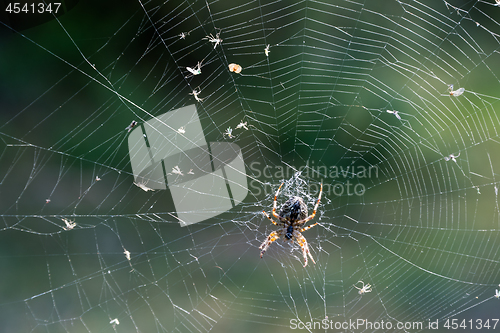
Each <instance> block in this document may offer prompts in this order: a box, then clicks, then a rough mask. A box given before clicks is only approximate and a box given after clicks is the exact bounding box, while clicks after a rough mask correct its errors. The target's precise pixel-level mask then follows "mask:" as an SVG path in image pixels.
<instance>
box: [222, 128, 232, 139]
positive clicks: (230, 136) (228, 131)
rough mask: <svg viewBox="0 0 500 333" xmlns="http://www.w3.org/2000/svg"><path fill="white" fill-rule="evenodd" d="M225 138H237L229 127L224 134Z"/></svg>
mask: <svg viewBox="0 0 500 333" xmlns="http://www.w3.org/2000/svg"><path fill="white" fill-rule="evenodd" d="M223 136H224V138H225V137H226V136H227V137H228V138H229V139H234V138H235V136H234V135H233V129H232V128H231V127H228V128H227V129H226V131H225V132H224V134H223Z"/></svg>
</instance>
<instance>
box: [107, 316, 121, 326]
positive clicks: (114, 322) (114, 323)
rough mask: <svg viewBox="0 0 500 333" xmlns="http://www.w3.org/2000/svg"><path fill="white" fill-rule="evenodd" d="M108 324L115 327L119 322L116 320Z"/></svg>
mask: <svg viewBox="0 0 500 333" xmlns="http://www.w3.org/2000/svg"><path fill="white" fill-rule="evenodd" d="M109 323H110V324H111V325H113V327H115V326H116V325H120V321H119V320H118V318H115V319H113V320H111V321H110V322H109Z"/></svg>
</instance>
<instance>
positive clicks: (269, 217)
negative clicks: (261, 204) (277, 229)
mask: <svg viewBox="0 0 500 333" xmlns="http://www.w3.org/2000/svg"><path fill="white" fill-rule="evenodd" d="M262 213H264V215H265V216H266V217H267V218H268V219H269V220H271V222H273V224H275V225H278V226H279V224H278V223H276V222H274V220H273V219H272V218H271V216H269V215H267V213H266V211H265V210H263V211H262Z"/></svg>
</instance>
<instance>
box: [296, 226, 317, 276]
mask: <svg viewBox="0 0 500 333" xmlns="http://www.w3.org/2000/svg"><path fill="white" fill-rule="evenodd" d="M294 236H295V239H297V243H299V245H300V247H301V248H302V255H303V256H304V267H306V266H307V256H309V258H311V261H312V262H313V263H314V264H316V262H315V261H314V258H313V256H312V255H311V252H310V251H309V245H307V240H306V238H305V237H304V236H302V234H301V233H300V232H298V231H297V230H296V231H294Z"/></svg>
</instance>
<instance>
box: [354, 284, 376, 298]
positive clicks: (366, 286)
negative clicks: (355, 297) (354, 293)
mask: <svg viewBox="0 0 500 333" xmlns="http://www.w3.org/2000/svg"><path fill="white" fill-rule="evenodd" d="M360 282H361V284H363V287H362V288H359V287H356V286H355V285H354V284H353V287H354V288H356V289H358V294H360V295H363V294H366V293H371V292H372V285H371V284H368V283H367V284H365V283H364V282H363V281H358V282H357V283H360Z"/></svg>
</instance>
